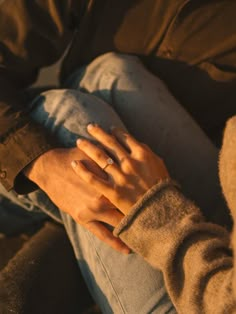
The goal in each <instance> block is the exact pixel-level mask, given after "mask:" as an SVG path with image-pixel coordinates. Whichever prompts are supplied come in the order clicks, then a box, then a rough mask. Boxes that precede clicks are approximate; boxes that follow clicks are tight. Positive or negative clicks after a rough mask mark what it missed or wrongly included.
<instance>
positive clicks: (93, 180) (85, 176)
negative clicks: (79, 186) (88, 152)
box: [71, 160, 112, 199]
mask: <svg viewBox="0 0 236 314" xmlns="http://www.w3.org/2000/svg"><path fill="white" fill-rule="evenodd" d="M71 166H72V168H73V169H74V171H75V172H76V174H78V175H79V177H80V178H81V179H82V180H84V181H85V182H87V183H88V184H91V185H92V186H93V187H94V188H95V189H96V190H97V191H98V192H100V193H101V194H103V195H104V196H105V197H107V198H108V199H109V197H108V196H109V195H110V194H111V191H112V187H111V184H110V183H109V182H108V181H107V180H104V179H102V178H100V177H98V176H97V175H96V174H94V173H92V172H91V171H90V170H89V169H87V168H86V167H85V166H84V165H83V163H82V161H80V160H73V161H72V162H71Z"/></svg>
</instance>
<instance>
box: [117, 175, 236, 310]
mask: <svg viewBox="0 0 236 314" xmlns="http://www.w3.org/2000/svg"><path fill="white" fill-rule="evenodd" d="M114 233H115V235H117V236H119V237H120V238H121V239H122V240H123V241H124V242H125V243H126V244H127V245H128V246H130V247H131V248H132V249H133V250H134V251H135V252H137V253H138V254H140V255H142V256H143V257H144V258H145V259H146V260H147V261H148V262H149V263H150V264H151V265H152V266H153V267H155V268H158V269H160V270H161V271H162V272H163V275H164V279H165V284H166V288H167V291H168V293H169V295H170V298H171V300H172V302H173V304H174V305H175V307H176V309H177V311H178V313H191V314H195V313H198V314H202V313H205V314H207V313H222V314H223V313H228V314H230V313H236V305H235V298H234V294H233V291H232V281H233V257H232V252H231V250H230V235H229V233H228V232H227V231H226V230H225V229H224V228H222V227H220V226H218V225H214V224H211V223H206V222H205V221H204V218H203V216H202V214H201V212H200V210H199V209H198V208H197V207H196V206H195V204H194V203H192V202H191V201H189V200H188V199H187V198H185V197H184V196H183V194H182V193H181V192H180V190H179V189H178V188H177V187H176V186H175V184H173V183H172V182H170V181H166V182H161V183H159V184H157V185H156V186H154V187H153V188H152V189H151V190H149V191H148V192H147V193H146V194H145V195H144V197H143V198H142V199H141V200H140V201H139V202H138V203H137V204H136V205H135V206H134V207H133V209H132V211H131V212H130V214H129V215H128V216H126V217H125V218H124V219H123V221H122V222H121V223H120V225H119V226H118V227H117V228H116V229H115V230H114Z"/></svg>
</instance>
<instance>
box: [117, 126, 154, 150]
mask: <svg viewBox="0 0 236 314" xmlns="http://www.w3.org/2000/svg"><path fill="white" fill-rule="evenodd" d="M112 134H113V135H114V136H115V138H117V140H118V141H119V142H120V143H121V144H122V145H123V146H124V147H126V149H128V150H129V151H130V152H131V154H132V155H133V156H136V155H137V156H139V155H140V154H142V153H145V151H148V150H149V148H148V146H147V145H145V144H143V143H140V142H139V141H137V140H136V139H135V138H134V137H133V136H132V135H130V134H129V133H127V132H126V131H124V130H122V129H119V128H113V129H112Z"/></svg>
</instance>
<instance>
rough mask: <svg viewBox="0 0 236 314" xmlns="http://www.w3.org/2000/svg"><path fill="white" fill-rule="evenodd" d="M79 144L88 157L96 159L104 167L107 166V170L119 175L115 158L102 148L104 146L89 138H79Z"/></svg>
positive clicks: (113, 174)
mask: <svg viewBox="0 0 236 314" xmlns="http://www.w3.org/2000/svg"><path fill="white" fill-rule="evenodd" d="M77 146H78V147H79V149H80V150H82V151H83V152H84V153H85V154H86V155H87V156H88V157H90V158H91V159H92V160H93V161H95V162H96V163H97V164H98V165H99V167H101V168H102V169H104V168H106V172H107V173H109V174H111V175H112V176H117V175H119V173H120V171H119V169H118V167H117V165H116V164H115V163H114V162H113V160H112V159H111V158H110V157H109V156H108V155H107V154H106V153H105V152H104V150H102V148H100V147H98V146H96V145H94V144H92V143H91V142H89V141H87V140H82V139H79V140H78V141H77Z"/></svg>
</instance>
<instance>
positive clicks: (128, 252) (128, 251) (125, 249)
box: [122, 247, 131, 255]
mask: <svg viewBox="0 0 236 314" xmlns="http://www.w3.org/2000/svg"><path fill="white" fill-rule="evenodd" d="M130 252H131V250H130V249H129V248H127V247H126V248H123V249H122V253H123V254H126V255H129V254H130Z"/></svg>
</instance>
